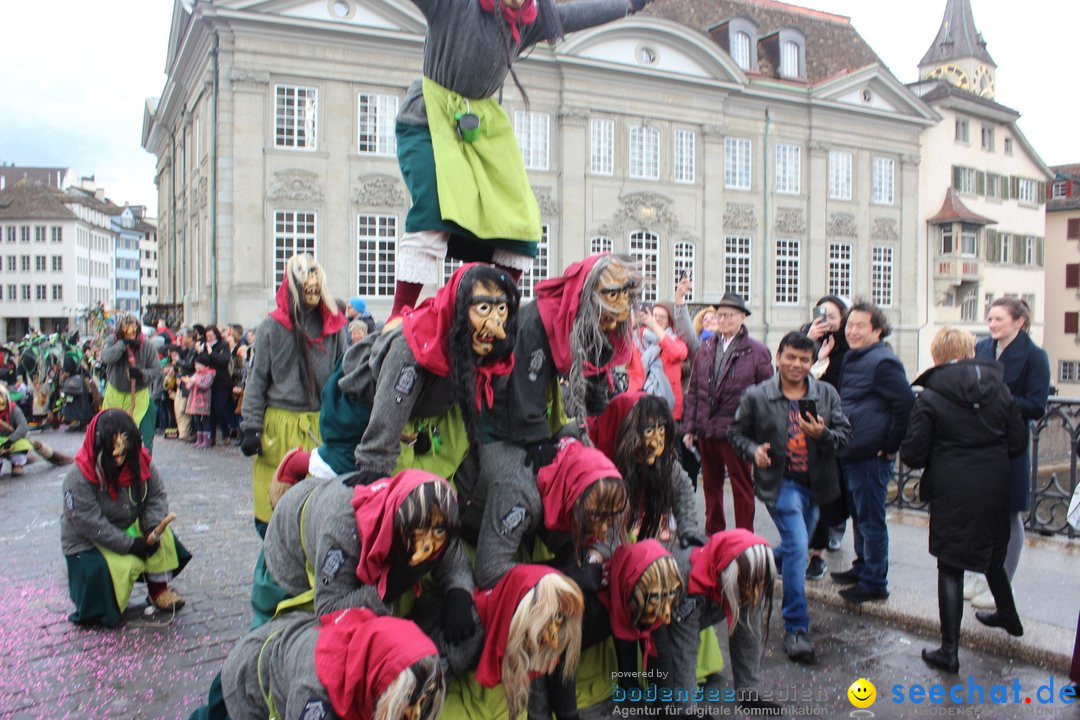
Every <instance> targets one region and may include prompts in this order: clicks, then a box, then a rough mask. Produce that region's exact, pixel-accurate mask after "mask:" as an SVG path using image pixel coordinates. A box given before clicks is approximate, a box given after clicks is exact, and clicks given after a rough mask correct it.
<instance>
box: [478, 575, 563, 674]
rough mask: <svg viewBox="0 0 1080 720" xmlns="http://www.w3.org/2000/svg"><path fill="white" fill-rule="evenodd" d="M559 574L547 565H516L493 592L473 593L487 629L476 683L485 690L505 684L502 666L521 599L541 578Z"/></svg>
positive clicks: (481, 618) (481, 591)
mask: <svg viewBox="0 0 1080 720" xmlns="http://www.w3.org/2000/svg"><path fill="white" fill-rule="evenodd" d="M556 572H558V571H557V570H555V569H553V568H550V567H548V566H546V565H515V566H514V567H513V568H511V569H510V572H508V573H506V574H505V575H503V577H502V580H500V581H499V582H498V583H497V584H496V585H495V587H493V588H491V589H489V590H481V589H480V588H476V590H474V591H473V598H474V600H475V601H476V611H477V613H478V614H479V615H480V622H481V623H482V624H483V626H484V651H483V652H482V653H481V654H480V662H479V664H478V665H477V666H476V681H477V682H478V683H480V684H481V685H483V686H484V687H486V688H493V687H495V686H496V685H498V684H499V683H500V682H502V663H503V657H504V656H505V655H506V640H507V638H508V637H509V635H510V621H511V620H513V618H514V613H515V612H516V611H517V608H518V603H520V602H521V598H523V597H525V595H526V593H528V592H529V591H530V590H532V589H533V588H534V587H536V584H537V583H538V582H540V578H542V577H544V576H545V575H548V574H550V573H556Z"/></svg>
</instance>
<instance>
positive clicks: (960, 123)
mask: <svg viewBox="0 0 1080 720" xmlns="http://www.w3.org/2000/svg"><path fill="white" fill-rule="evenodd" d="M969 131H970V127H969V125H968V121H967V120H965V119H964V118H956V123H955V125H954V130H953V139H954V140H955V141H956V142H958V143H965V144H967V143H968V142H970V140H969V138H970V137H971V133H970V132H969Z"/></svg>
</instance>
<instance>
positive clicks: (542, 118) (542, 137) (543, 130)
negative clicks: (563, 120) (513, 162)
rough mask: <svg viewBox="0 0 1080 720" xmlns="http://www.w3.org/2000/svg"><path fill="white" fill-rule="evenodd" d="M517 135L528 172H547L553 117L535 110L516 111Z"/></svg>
mask: <svg viewBox="0 0 1080 720" xmlns="http://www.w3.org/2000/svg"><path fill="white" fill-rule="evenodd" d="M514 134H515V135H517V140H518V147H520V148H521V157H522V159H523V160H524V161H525V169H526V170H547V169H548V167H549V162H550V161H549V158H548V155H549V150H550V148H551V115H549V114H548V113H546V112H538V111H535V110H516V111H514Z"/></svg>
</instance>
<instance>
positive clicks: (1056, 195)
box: [1050, 180, 1069, 200]
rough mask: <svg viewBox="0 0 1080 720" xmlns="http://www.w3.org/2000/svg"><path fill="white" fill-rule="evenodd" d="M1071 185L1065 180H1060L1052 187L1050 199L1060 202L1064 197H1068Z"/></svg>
mask: <svg viewBox="0 0 1080 720" xmlns="http://www.w3.org/2000/svg"><path fill="white" fill-rule="evenodd" d="M1068 191H1069V183H1068V182H1065V181H1063V180H1059V181H1058V182H1056V183H1054V184H1053V185H1051V186H1050V198H1051V199H1052V200H1058V199H1060V198H1063V197H1068V195H1067V193H1068Z"/></svg>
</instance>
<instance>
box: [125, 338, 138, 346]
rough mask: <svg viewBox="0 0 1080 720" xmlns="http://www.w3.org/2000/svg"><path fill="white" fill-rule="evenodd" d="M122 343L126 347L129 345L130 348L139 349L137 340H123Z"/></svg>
mask: <svg viewBox="0 0 1080 720" xmlns="http://www.w3.org/2000/svg"><path fill="white" fill-rule="evenodd" d="M122 342H123V343H124V344H125V345H127V346H128V347H129V348H137V347H139V343H138V341H137V340H135V339H134V338H123V339H122Z"/></svg>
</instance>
